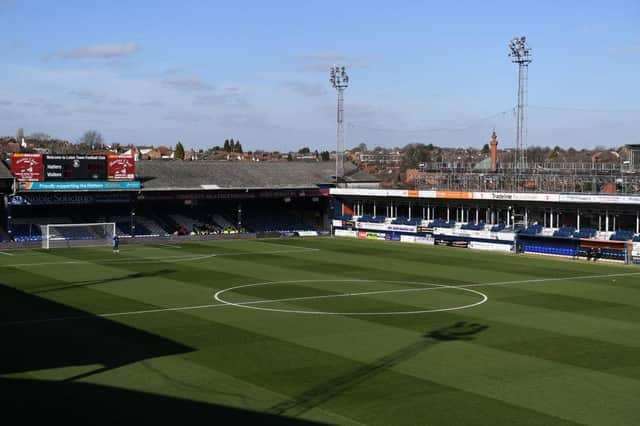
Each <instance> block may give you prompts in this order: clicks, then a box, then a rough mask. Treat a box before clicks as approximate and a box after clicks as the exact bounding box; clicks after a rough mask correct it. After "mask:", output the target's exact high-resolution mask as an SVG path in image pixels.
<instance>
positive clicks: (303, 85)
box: [282, 80, 327, 97]
mask: <svg viewBox="0 0 640 426" xmlns="http://www.w3.org/2000/svg"><path fill="white" fill-rule="evenodd" d="M282 85H283V86H284V87H286V88H288V89H290V90H291V91H293V92H295V93H297V94H299V95H302V96H306V97H316V96H322V95H324V94H326V93H327V89H326V87H325V86H323V85H322V84H320V83H308V82H306V81H297V80H294V81H285V82H284V83H282Z"/></svg>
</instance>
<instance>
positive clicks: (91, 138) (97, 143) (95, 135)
mask: <svg viewBox="0 0 640 426" xmlns="http://www.w3.org/2000/svg"><path fill="white" fill-rule="evenodd" d="M78 143H80V144H83V145H87V146H89V147H91V149H98V148H102V146H103V145H104V138H103V137H102V134H101V133H100V132H99V131H97V130H87V131H86V132H84V134H83V135H82V136H81V137H80V139H79V140H78Z"/></svg>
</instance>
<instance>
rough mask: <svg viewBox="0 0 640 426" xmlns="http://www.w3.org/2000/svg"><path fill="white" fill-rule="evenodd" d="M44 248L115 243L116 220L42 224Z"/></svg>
mask: <svg viewBox="0 0 640 426" xmlns="http://www.w3.org/2000/svg"><path fill="white" fill-rule="evenodd" d="M41 229H42V248H44V249H52V248H63V247H90V246H105V245H111V244H112V243H113V236H114V235H116V224H115V222H102V223H59V224H48V225H42V226H41Z"/></svg>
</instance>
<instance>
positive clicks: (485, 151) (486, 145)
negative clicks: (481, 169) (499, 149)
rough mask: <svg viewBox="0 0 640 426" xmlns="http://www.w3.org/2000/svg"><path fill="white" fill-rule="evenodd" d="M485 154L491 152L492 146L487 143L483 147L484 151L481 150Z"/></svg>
mask: <svg viewBox="0 0 640 426" xmlns="http://www.w3.org/2000/svg"><path fill="white" fill-rule="evenodd" d="M480 152H481V153H483V154H488V153H489V152H491V148H489V144H488V143H485V144H484V146H483V147H482V151H480Z"/></svg>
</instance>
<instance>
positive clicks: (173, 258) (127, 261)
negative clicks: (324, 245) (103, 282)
mask: <svg viewBox="0 0 640 426" xmlns="http://www.w3.org/2000/svg"><path fill="white" fill-rule="evenodd" d="M319 250H320V249H317V248H307V247H303V248H299V249H296V250H264V251H245V252H239V253H211V254H195V253H194V254H183V255H180V256H165V257H141V258H131V257H129V258H126V259H104V260H100V259H96V260H63V261H57V262H40V263H11V264H7V265H0V268H2V267H5V268H10V267H17V266H50V265H78V264H89V263H93V264H102V263H107V264H111V263H113V264H119V263H125V264H127V265H128V264H132V263H153V262H169V263H170V262H187V261H192V260H202V259H210V258H213V257H221V256H247V255H254V254H284V253H306V252H310V251H314V252H315V251H319Z"/></svg>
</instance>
